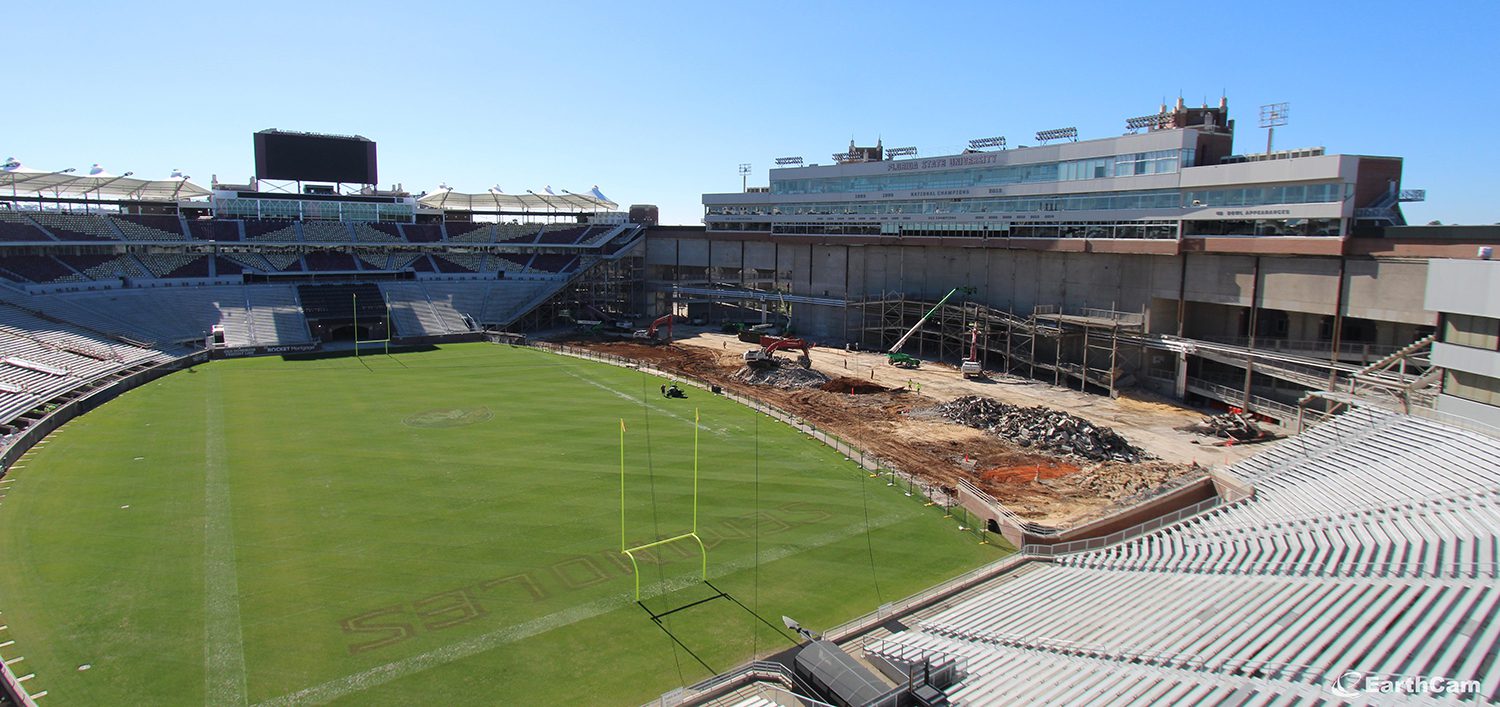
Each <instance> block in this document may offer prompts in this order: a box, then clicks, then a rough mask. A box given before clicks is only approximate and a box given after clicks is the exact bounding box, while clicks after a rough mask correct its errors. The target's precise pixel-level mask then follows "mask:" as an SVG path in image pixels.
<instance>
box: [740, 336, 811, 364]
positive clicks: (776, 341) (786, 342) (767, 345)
mask: <svg viewBox="0 0 1500 707" xmlns="http://www.w3.org/2000/svg"><path fill="white" fill-rule="evenodd" d="M812 346H813V345H812V342H810V341H807V340H806V339H794V338H788V337H781V336H762V337H760V348H758V349H750V350H749V351H746V352H745V355H744V359H745V365H748V366H751V367H752V368H769V367H771V366H775V365H776V359H775V357H774V356H773V354H775V353H776V352H777V351H781V350H783V349H801V350H802V356H801V357H799V358H798V359H797V364H798V365H800V366H802V367H803V368H811V367H812Z"/></svg>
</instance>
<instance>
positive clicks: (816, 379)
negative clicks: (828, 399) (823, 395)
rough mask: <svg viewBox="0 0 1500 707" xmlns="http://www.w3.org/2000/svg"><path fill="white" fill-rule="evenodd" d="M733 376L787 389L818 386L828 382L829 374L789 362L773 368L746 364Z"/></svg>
mask: <svg viewBox="0 0 1500 707" xmlns="http://www.w3.org/2000/svg"><path fill="white" fill-rule="evenodd" d="M732 378H734V380H737V381H739V382H741V383H749V384H750V385H770V386H775V387H777V388H787V389H794V388H817V387H818V386H821V385H823V384H824V383H827V382H828V376H825V375H823V374H822V373H819V372H817V371H814V370H813V369H811V368H803V367H801V366H797V365H793V364H789V363H788V364H782V365H779V366H774V367H771V368H755V367H752V366H744V367H741V368H740V370H738V371H735V373H734V375H733V376H732Z"/></svg>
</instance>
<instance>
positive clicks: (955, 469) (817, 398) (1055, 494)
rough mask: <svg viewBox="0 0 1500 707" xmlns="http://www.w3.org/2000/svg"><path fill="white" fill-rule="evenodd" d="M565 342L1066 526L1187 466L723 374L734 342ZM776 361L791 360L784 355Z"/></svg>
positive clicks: (858, 383)
mask: <svg viewBox="0 0 1500 707" xmlns="http://www.w3.org/2000/svg"><path fill="white" fill-rule="evenodd" d="M566 343H569V344H571V345H576V346H582V347H585V348H589V349H592V350H594V351H598V352H600V353H609V354H613V355H616V356H624V357H627V358H633V359H637V360H641V361H646V362H649V363H650V364H651V365H653V366H655V367H657V368H660V369H662V370H665V371H673V372H679V373H682V374H686V375H689V376H692V377H695V378H699V379H702V380H704V381H708V382H710V383H714V384H717V385H720V386H723V387H724V388H725V389H727V390H731V391H734V392H736V393H739V394H741V395H745V396H747V397H753V398H756V399H759V400H764V401H766V402H768V403H771V404H773V405H776V406H777V407H780V408H782V409H784V410H787V411H789V412H792V413H794V414H796V415H798V416H800V417H803V418H805V419H807V420H808V421H809V422H811V423H813V424H814V425H816V426H818V427H819V428H821V429H825V430H828V431H830V432H832V433H834V434H836V435H838V436H840V437H842V438H844V439H846V440H849V441H851V442H853V443H854V444H856V445H858V446H860V447H863V448H865V449H866V450H867V451H868V452H869V453H871V454H874V455H876V456H878V457H880V458H881V459H884V460H886V461H887V462H889V463H890V464H891V465H892V466H894V467H895V468H897V469H899V470H901V471H904V472H908V473H915V474H918V475H919V476H922V477H925V478H927V479H929V480H930V481H932V482H936V483H939V484H942V485H945V486H951V485H953V484H954V483H955V482H956V480H957V479H958V478H967V479H969V480H970V481H972V482H973V483H975V484H976V485H978V486H980V487H981V488H983V489H985V490H986V491H988V492H989V493H991V494H993V495H994V496H995V497H996V498H997V499H999V500H1000V501H1001V502H1002V503H1004V504H1005V505H1006V506H1007V507H1009V508H1010V509H1011V510H1012V511H1015V512H1016V513H1017V514H1019V515H1021V516H1023V517H1026V518H1027V519H1028V520H1033V521H1035V522H1040V523H1046V524H1049V525H1055V526H1068V525H1074V524H1077V523H1080V522H1083V521H1086V520H1089V519H1091V518H1094V517H1098V516H1100V515H1103V514H1105V513H1107V512H1109V511H1111V510H1113V509H1114V507H1115V503H1116V502H1117V501H1119V500H1121V499H1124V498H1126V497H1128V496H1131V495H1133V494H1136V493H1139V492H1141V491H1145V490H1147V489H1150V488H1152V487H1154V486H1156V485H1158V484H1160V483H1162V482H1165V481H1167V480H1169V479H1171V478H1173V477H1176V476H1179V475H1181V474H1184V473H1186V472H1187V471H1188V470H1189V469H1188V467H1187V466H1186V465H1183V464H1173V463H1167V462H1162V461H1152V462H1143V463H1140V464H1123V463H1118V462H1103V463H1100V462H1084V463H1081V464H1080V462H1079V461H1078V460H1075V459H1072V458H1069V457H1063V456H1059V455H1054V454H1050V453H1047V452H1038V451H1032V450H1026V449H1023V448H1021V447H1019V446H1017V445H1014V444H1011V443H1009V442H1007V441H1005V440H1002V439H999V438H997V437H993V436H990V435H986V434H984V433H982V432H980V431H979V430H976V429H972V428H969V427H965V426H962V425H958V424H956V423H952V422H949V421H947V420H945V419H943V418H942V417H940V416H938V415H937V414H936V413H935V412H934V411H933V408H934V407H935V406H936V405H937V403H938V402H939V401H937V400H935V399H933V398H931V397H923V396H919V395H917V394H915V393H914V392H913V391H910V390H906V389H902V388H895V389H892V388H887V387H884V386H881V385H878V384H876V383H874V382H872V381H870V380H868V379H861V378H854V377H848V376H837V377H834V378H833V379H832V380H830V381H829V382H828V383H825V384H824V385H823V386H822V387H821V389H820V388H802V389H796V390H785V389H781V388H776V387H772V386H768V385H749V384H745V383H740V382H738V381H735V380H732V379H731V378H730V376H731V375H732V374H733V373H734V372H735V371H737V370H739V368H740V367H741V365H742V361H741V360H740V358H739V356H740V353H741V349H743V348H745V347H744V346H738V345H729V344H724V345H723V347H722V348H708V347H705V346H702V345H698V346H692V345H682V344H681V343H678V344H674V345H671V346H649V345H643V344H637V343H633V342H590V341H570V342H566ZM782 365H795V364H794V363H792V362H791V361H790V359H784V360H783V363H782ZM1148 451H1149V450H1148ZM1038 470H1040V474H1038Z"/></svg>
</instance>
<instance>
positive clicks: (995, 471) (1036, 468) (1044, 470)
mask: <svg viewBox="0 0 1500 707" xmlns="http://www.w3.org/2000/svg"><path fill="white" fill-rule="evenodd" d="M1077 472H1078V467H1077V466H1076V465H1073V464H1069V463H1068V462H1065V461H1058V460H1055V459H1051V460H1046V461H1041V460H1037V461H1036V462H1035V463H1031V464H1004V465H1001V466H993V467H990V468H988V469H985V470H983V471H980V472H979V473H978V474H977V476H978V477H979V478H981V479H983V480H985V481H988V482H991V483H996V484H1026V483H1031V482H1033V481H1038V480H1043V479H1057V478H1061V477H1064V476H1067V475H1069V474H1074V473H1077Z"/></svg>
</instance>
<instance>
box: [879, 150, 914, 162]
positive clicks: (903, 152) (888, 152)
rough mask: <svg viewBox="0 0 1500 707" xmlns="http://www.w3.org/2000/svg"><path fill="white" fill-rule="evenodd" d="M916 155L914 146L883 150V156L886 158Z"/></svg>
mask: <svg viewBox="0 0 1500 707" xmlns="http://www.w3.org/2000/svg"><path fill="white" fill-rule="evenodd" d="M916 156H917V148H916V147H892V148H890V149H888V150H886V151H885V158H886V159H888V160H893V159H896V158H897V157H916Z"/></svg>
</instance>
